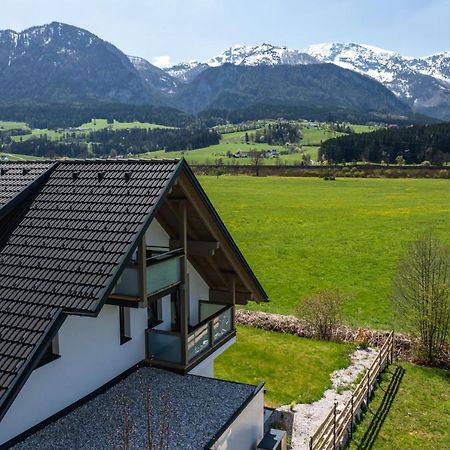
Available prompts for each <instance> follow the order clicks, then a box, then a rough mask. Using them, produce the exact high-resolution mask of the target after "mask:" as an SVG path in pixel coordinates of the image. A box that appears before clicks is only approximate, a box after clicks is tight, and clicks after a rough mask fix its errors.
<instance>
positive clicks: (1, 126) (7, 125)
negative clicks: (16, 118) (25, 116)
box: [0, 120, 28, 131]
mask: <svg viewBox="0 0 450 450" xmlns="http://www.w3.org/2000/svg"><path fill="white" fill-rule="evenodd" d="M24 128H28V127H27V124H26V123H25V122H8V121H2V120H0V131H1V130H22V129H24Z"/></svg>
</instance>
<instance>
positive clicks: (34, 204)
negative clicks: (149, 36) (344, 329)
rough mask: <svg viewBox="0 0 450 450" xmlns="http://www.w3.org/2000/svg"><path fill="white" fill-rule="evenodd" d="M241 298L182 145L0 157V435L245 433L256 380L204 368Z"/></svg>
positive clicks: (236, 445)
mask: <svg viewBox="0 0 450 450" xmlns="http://www.w3.org/2000/svg"><path fill="white" fill-rule="evenodd" d="M249 300H255V301H259V302H263V301H267V295H266V293H265V291H264V289H263V288H262V287H261V285H260V283H259V282H258V280H257V279H256V277H255V275H254V273H253V272H252V270H251V268H250V267H249V265H248V264H247V262H246V261H245V259H244V257H243V256H242V254H241V252H240V251H239V249H238V248H237V246H236V244H235V242H234V241H233V239H232V237H231V235H230V234H229V232H228V231H227V229H226V227H225V226H224V224H223V222H222V221H221V219H220V217H219V216H218V214H217V212H216V211H215V209H214V208H213V206H212V204H211V203H210V201H209V200H208V198H207V196H206V195H205V193H204V191H203V189H202V188H201V186H200V184H199V182H198V181H197V179H196V178H195V176H194V174H193V173H192V171H191V169H190V168H189V166H188V165H187V163H186V162H185V161H184V160H179V161H177V160H154V161H132V160H120V161H118V160H114V161H98V160H92V161H89V160H88V161H63V162H2V163H0V358H1V359H0V445H3V446H4V447H11V446H16V447H17V448H43V447H45V448H68V447H69V446H70V447H72V448H74V447H75V448H122V447H123V448H126V447H127V445H128V448H142V447H145V443H144V442H143V441H142V439H144V438H145V436H148V430H149V428H151V429H153V428H152V427H154V430H156V431H155V433H159V434H160V435H161V434H165V436H166V437H165V438H164V439H167V448H170V449H171V450H172V449H176V448H180V449H189V448H192V449H197V448H202V449H203V448H208V449H225V448H227V449H238V450H247V449H249V450H250V449H252V448H255V447H256V445H257V444H258V442H259V441H260V440H261V439H262V437H263V420H264V419H263V407H264V401H263V395H264V392H263V387H262V385H260V386H250V385H245V384H239V383H230V382H225V381H221V380H216V379H214V378H213V375H214V373H213V372H214V369H213V362H214V359H215V358H216V357H217V356H218V355H219V354H221V353H222V352H223V351H224V350H225V349H227V348H228V347H229V346H230V345H232V344H233V342H234V341H235V336H236V329H235V324H234V308H235V306H236V305H239V304H241V305H243V304H246V302H247V301H249ZM168 405H172V406H171V407H168ZM164 408H166V409H167V411H165V413H164ZM172 413H173V414H172ZM166 422H167V423H166ZM149 423H150V424H151V425H149ZM158 430H159V431H158ZM96 439H97V440H98V439H101V441H96ZM161 439H162V438H161ZM170 439H174V441H170ZM177 439H178V440H181V441H182V444H180V443H179V442H178V441H176V440H177ZM169 441H170V443H168V442H169ZM95 442H97V444H95ZM99 442H101V444H99ZM177 442H178V443H177ZM125 443H126V444H127V445H125Z"/></svg>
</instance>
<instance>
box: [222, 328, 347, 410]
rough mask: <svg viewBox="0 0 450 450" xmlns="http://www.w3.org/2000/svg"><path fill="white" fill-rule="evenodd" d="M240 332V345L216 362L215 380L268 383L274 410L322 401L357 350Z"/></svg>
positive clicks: (260, 332)
mask: <svg viewBox="0 0 450 450" xmlns="http://www.w3.org/2000/svg"><path fill="white" fill-rule="evenodd" d="M237 328H238V333H237V342H236V344H234V345H233V346H232V347H230V348H229V349H228V350H227V351H226V352H224V353H223V354H222V355H220V356H219V357H218V358H217V359H216V360H215V362H214V364H215V366H214V373H215V376H216V377H217V378H221V379H225V380H230V381H238V382H243V383H251V384H258V383H259V382H261V381H262V380H264V382H265V389H266V395H265V401H266V404H267V405H269V406H272V407H278V406H281V405H286V404H290V403H291V402H296V403H311V402H314V401H316V400H319V399H320V398H321V397H322V395H323V392H324V391H325V390H326V389H328V388H329V387H331V381H330V374H331V372H333V371H335V370H338V369H342V368H344V367H346V366H348V365H349V363H350V356H349V355H350V353H351V352H352V350H353V349H354V346H353V345H349V344H337V343H335V342H324V341H316V340H312V339H306V338H298V337H296V336H291V335H289V334H282V333H273V332H268V331H263V330H258V329H255V328H250V327H245V326H239V325H238V327H237ZM268 342H270V345H267V343H268ZM288 355H289V356H288Z"/></svg>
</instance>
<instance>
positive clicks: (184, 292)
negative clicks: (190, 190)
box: [178, 201, 189, 367]
mask: <svg viewBox="0 0 450 450" xmlns="http://www.w3.org/2000/svg"><path fill="white" fill-rule="evenodd" d="M178 207H179V223H178V234H179V241H180V246H181V248H182V249H183V254H182V256H181V258H180V270H181V274H180V275H181V285H180V332H181V361H182V363H183V365H184V367H186V366H187V365H188V348H187V345H188V328H189V292H188V287H187V211H186V202H185V201H180V202H179V203H178Z"/></svg>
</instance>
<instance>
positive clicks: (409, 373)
mask: <svg viewBox="0 0 450 450" xmlns="http://www.w3.org/2000/svg"><path fill="white" fill-rule="evenodd" d="M400 368H401V369H403V370H404V372H403V373H402V370H400V377H401V381H400V383H399V385H398V391H397V392H395V388H394V385H393V384H390V383H391V382H395V377H394V373H395V370H396V366H395V365H393V366H390V367H389V369H388V370H387V371H386V372H385V373H384V374H383V376H382V382H381V385H380V386H379V387H378V389H377V390H376V391H375V395H374V398H373V399H372V402H371V403H370V408H369V411H368V412H367V413H366V415H365V416H364V419H363V421H362V422H361V424H360V425H359V426H358V427H357V429H356V432H355V433H354V438H353V441H352V443H351V444H350V446H349V449H350V450H357V449H371V448H373V449H374V450H390V449H393V448H395V449H399V450H400V449H416V450H437V449H442V450H443V449H449V448H450V389H449V387H450V372H449V371H445V370H441V369H432V368H428V367H420V366H414V365H412V364H406V363H405V364H401V365H400ZM390 386H391V387H392V389H390ZM372 445H373V446H372Z"/></svg>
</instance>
